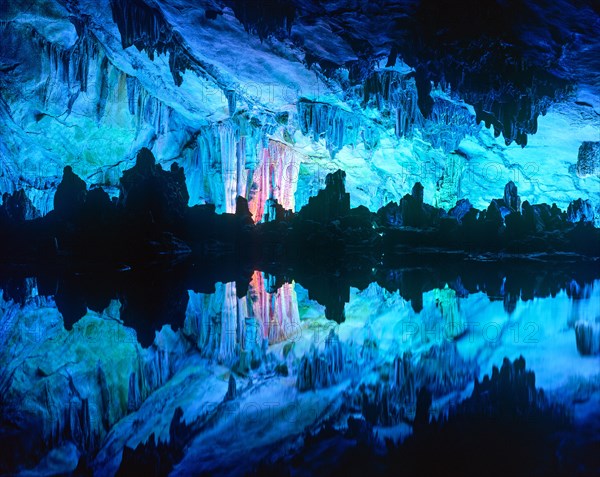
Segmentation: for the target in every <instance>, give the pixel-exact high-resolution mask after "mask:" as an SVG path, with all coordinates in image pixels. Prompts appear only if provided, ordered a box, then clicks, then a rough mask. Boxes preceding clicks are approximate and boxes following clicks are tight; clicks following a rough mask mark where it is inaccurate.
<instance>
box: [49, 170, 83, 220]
mask: <svg viewBox="0 0 600 477" xmlns="http://www.w3.org/2000/svg"><path fill="white" fill-rule="evenodd" d="M86 196H87V186H86V183H85V181H83V179H81V178H80V177H79V176H78V175H77V174H75V173H74V172H73V169H72V168H71V166H66V167H65V168H64V171H63V177H62V181H61V182H60V184H59V185H58V187H57V189H56V193H55V194H54V211H55V212H56V214H57V216H58V217H59V218H61V219H63V220H74V219H76V218H78V217H79V215H80V214H81V211H82V210H83V207H84V205H85V199H86Z"/></svg>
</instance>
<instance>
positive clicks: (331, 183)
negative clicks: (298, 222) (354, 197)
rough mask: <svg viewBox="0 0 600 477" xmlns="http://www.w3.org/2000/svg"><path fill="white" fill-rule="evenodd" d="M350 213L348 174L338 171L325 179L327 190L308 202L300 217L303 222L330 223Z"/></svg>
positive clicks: (323, 190)
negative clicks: (347, 186) (347, 185)
mask: <svg viewBox="0 0 600 477" xmlns="http://www.w3.org/2000/svg"><path fill="white" fill-rule="evenodd" d="M349 211H350V194H348V193H347V192H346V173H345V172H344V171H342V170H339V169H338V170H337V171H336V172H332V173H330V174H327V176H326V177H325V189H322V190H320V191H319V192H318V194H317V195H316V196H315V197H311V198H310V199H309V200H308V204H307V205H305V206H304V207H302V209H301V210H300V212H299V214H298V215H299V217H300V218H301V219H302V220H314V221H316V222H330V221H332V220H335V219H336V218H339V217H343V216H345V215H346V214H348V212H349Z"/></svg>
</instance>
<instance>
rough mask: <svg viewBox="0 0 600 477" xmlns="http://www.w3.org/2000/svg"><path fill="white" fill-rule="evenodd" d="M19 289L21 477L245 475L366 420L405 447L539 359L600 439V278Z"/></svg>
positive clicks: (551, 384)
mask: <svg viewBox="0 0 600 477" xmlns="http://www.w3.org/2000/svg"><path fill="white" fill-rule="evenodd" d="M424 263H425V264H424ZM346 272H347V270H346ZM1 283H2V300H0V306H1V308H2V311H1V313H2V321H1V326H0V343H1V347H0V396H1V400H0V411H1V413H2V422H3V423H5V425H3V430H2V432H1V433H0V440H1V441H2V442H0V444H2V446H3V448H4V449H7V451H9V452H8V453H6V456H7V457H6V458H4V459H3V462H2V466H1V467H0V471H1V472H2V473H13V472H15V471H17V470H19V469H24V468H30V469H31V468H36V469H37V470H36V472H39V473H42V474H48V473H52V472H54V471H60V472H66V471H72V470H73V469H75V468H76V467H77V468H78V469H80V470H82V471H89V472H92V473H96V474H98V475H111V474H114V473H116V472H117V471H118V469H119V468H120V467H121V471H122V472H126V471H127V470H128V469H131V466H134V467H135V466H139V465H141V464H140V463H141V462H145V463H146V464H145V465H148V466H150V468H149V470H148V472H150V473H156V472H157V468H156V465H158V464H156V462H157V460H156V459H157V457H156V456H163V457H162V460H161V462H162V463H161V464H160V465H161V466H166V467H164V468H162V467H161V468H160V472H159V473H163V471H164V473H169V472H174V473H175V474H177V473H180V474H188V473H190V472H191V473H194V474H197V473H199V472H201V471H208V472H215V471H225V472H233V473H238V474H244V473H245V472H246V471H248V470H250V471H252V470H256V469H260V468H262V467H260V466H263V465H265V462H266V463H268V462H273V461H276V460H277V459H276V457H277V456H278V455H279V454H278V453H277V452H275V449H277V448H278V446H279V445H280V444H281V442H288V443H292V442H295V439H296V438H297V437H298V436H300V435H302V433H304V432H317V430H318V429H322V428H323V425H324V423H325V422H330V423H333V424H335V426H337V427H336V429H340V428H344V429H345V428H347V426H349V425H350V424H349V421H348V418H349V417H352V419H359V420H360V419H362V420H364V422H365V423H367V424H368V426H374V428H376V429H377V435H379V436H384V437H387V438H391V439H392V440H394V441H397V442H401V441H402V440H403V439H405V438H406V436H408V435H410V434H411V433H414V432H416V429H417V427H418V425H422V426H423V425H425V426H429V425H430V424H427V422H428V420H429V419H425V418H423V417H422V416H421V417H419V402H421V409H422V406H423V404H422V402H423V399H425V401H427V399H429V400H430V401H431V402H430V403H429V405H428V407H427V412H426V415H429V416H430V417H431V418H432V419H437V420H439V419H444V418H447V419H450V420H452V416H454V415H455V414H456V412H458V411H454V410H453V409H462V408H460V407H457V406H459V403H461V402H467V401H466V398H468V397H469V396H470V395H471V393H473V392H474V386H475V389H476V388H477V384H476V382H477V381H481V380H482V379H483V378H484V375H485V374H490V373H491V372H492V369H493V367H494V366H500V365H501V364H502V363H503V361H504V360H505V358H508V360H509V362H511V363H512V362H513V361H515V360H517V359H518V358H519V357H520V356H522V357H524V358H525V360H526V362H527V369H528V370H533V371H534V372H535V377H534V378H533V379H534V382H533V385H532V384H531V383H530V381H528V379H529V378H527V379H525V378H523V379H524V380H523V383H525V384H523V385H524V386H525V385H526V386H533V387H532V388H531V389H534V390H535V389H536V388H540V387H541V388H543V389H544V390H545V393H546V394H545V395H544V398H543V400H542V401H543V403H544V404H543V406H542V408H543V409H550V407H548V406H550V404H548V403H547V402H546V399H547V397H549V398H550V399H551V401H549V402H553V403H554V402H556V403H560V405H561V406H566V407H565V411H564V413H566V414H565V416H571V417H569V419H567V421H568V422H569V423H571V424H572V423H573V422H575V423H578V425H579V426H581V427H582V429H585V431H581V432H583V434H581V435H584V434H585V435H587V436H588V437H589V438H590V439H592V441H594V439H596V441H595V442H597V439H598V436H599V434H598V431H599V430H600V429H597V428H595V427H594V426H595V424H594V422H597V418H598V414H597V410H596V409H597V408H594V406H591V405H590V403H592V402H597V401H598V400H599V399H600V375H599V372H598V369H600V368H599V364H600V357H599V355H598V350H599V343H600V333H599V331H598V330H599V327H600V324H599V320H598V317H600V277H599V276H598V274H597V271H596V270H595V268H594V267H593V265H592V266H588V265H585V264H577V265H575V264H562V265H561V266H556V265H545V264H537V265H535V266H534V265H532V264H531V263H526V264H523V263H487V262H480V261H476V262H471V263H468V262H465V263H462V264H461V266H448V264H441V265H440V266H436V265H435V264H433V263H429V264H427V261H426V260H422V257H421V260H420V262H419V265H416V264H410V263H408V264H405V266H402V267H395V268H391V267H382V266H379V267H367V268H361V269H360V270H359V271H358V272H357V271H356V270H355V271H354V273H338V274H335V273H334V274H326V273H321V274H320V273H314V274H311V273H308V272H306V271H291V272H290V271H288V272H287V273H279V274H277V275H276V274H273V273H268V272H265V271H258V270H250V271H248V270H236V269H231V270H230V273H229V276H227V277H223V276H215V275H211V274H210V273H208V274H207V273H202V272H199V271H198V268H197V266H192V267H188V268H183V269H175V270H169V271H165V270H161V271H151V270H147V271H144V272H143V273H134V272H120V273H106V274H98V273H94V274H91V273H80V274H63V275H52V274H48V273H46V274H44V273H35V274H34V273H30V272H27V271H24V272H23V273H21V274H20V276H19V274H18V273H15V271H14V270H11V272H10V273H5V274H4V275H2V281H1ZM332 318H335V319H332ZM511 366H513V365H512V364H511ZM515 366H517V365H516V364H515ZM518 366H521V365H520V364H519V365H518ZM511 369H512V368H511ZM515 369H516V368H515ZM506 372H508V371H506ZM514 372H515V373H516V371H514ZM511 373H512V371H511ZM492 379H493V376H492ZM582 389H585V390H586V391H585V392H583V391H582ZM423 390H426V393H427V395H426V396H425V397H423V395H422V392H425V391H423ZM528 392H529V393H530V394H531V392H530V391H528ZM535 392H536V393H537V391H535ZM420 393H421V394H420ZM420 396H421V397H420ZM427 396H428V397H427ZM546 396H547V397H546ZM420 399H421V401H419V400H420ZM470 399H471V400H472V399H475V398H474V397H471V398H470ZM540 399H542V398H539V399H538V398H536V401H535V402H536V403H537V404H535V405H536V406H538V405H540V404H539V403H540V402H542V401H540ZM470 402H472V401H470ZM521 404H522V403H521ZM521 404H520V405H521ZM531 405H533V404H531ZM553 405H554V404H553ZM464 406H466V404H465V405H463V407H464ZM469 406H471V405H469ZM477 406H478V405H477ZM477 406H475V408H477ZM542 408H540V409H542ZM468 409H471V407H469V408H468ZM543 409H542V410H543ZM552 409H554V408H552ZM561 409H562V408H561ZM542 410H540V412H541V413H542V414H543V415H546V414H544V413H545V412H546V411H543V412H542ZM461 412H463V411H461ZM465 412H466V411H465ZM469 412H470V411H469ZM536 412H537V411H536ZM561 413H563V411H561ZM551 415H552V416H554V411H552V413H551ZM560 415H561V416H562V415H563V414H560ZM449 416H450V417H449ZM180 419H181V421H180ZM423 419H425V420H424V421H423ZM561 419H562V418H561ZM565 419H566V418H565ZM419 420H420V421H419ZM418 422H421V424H417V423H418ZM423 422H425V424H423ZM436 422H437V421H436ZM561 422H562V420H561ZM565 422H566V421H565ZM596 427H597V426H596ZM319 432H320V431H319ZM345 432H346V431H345ZM348 432H349V431H348ZM361 432H362V431H361ZM553 432H554V431H553ZM557 432H558V431H557ZM561 432H562V431H561ZM234 435H239V438H233V437H232V436H234ZM577 435H578V436H579V435H580V434H577ZM224 436H227V437H226V438H225V437H224ZM590 436H591V437H590ZM411 442H412V441H411ZM209 444H210V448H211V450H210V452H208V451H207V447H208V446H209ZM124 449H125V450H124ZM303 449H304V450H303ZM296 451H297V452H299V453H302V452H304V451H305V448H300V449H299V448H296ZM565 452H566V451H565ZM165 455H168V458H165V457H164V456H165ZM225 456H226V457H225ZM159 460H160V459H159ZM567 460H568V459H567ZM573 461H575V457H573ZM236 462H245V464H244V466H243V468H240V467H239V466H238V465H235V463H236Z"/></svg>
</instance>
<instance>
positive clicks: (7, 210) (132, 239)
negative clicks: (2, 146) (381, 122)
mask: <svg viewBox="0 0 600 477" xmlns="http://www.w3.org/2000/svg"><path fill="white" fill-rule="evenodd" d="M188 200H189V194H188V191H187V187H186V183H185V175H184V171H183V169H182V168H180V167H179V166H178V165H177V164H176V163H175V164H173V165H172V166H171V169H170V170H168V171H165V170H163V168H162V167H161V166H160V165H159V164H157V163H156V160H155V158H154V156H153V154H152V153H151V152H150V151H149V150H148V149H146V148H143V149H142V150H140V152H139V153H138V155H137V160H136V164H135V166H134V167H133V168H131V169H129V170H126V171H125V172H124V173H123V177H122V178H121V181H120V194H119V197H118V198H112V199H111V198H110V197H109V196H108V194H107V193H106V192H105V191H104V190H102V188H99V187H97V188H94V189H91V190H87V187H86V184H85V182H84V181H83V180H82V179H80V178H79V177H78V176H77V175H76V174H75V173H74V172H73V171H72V169H71V168H70V167H68V166H67V167H66V168H65V170H64V175H63V179H62V181H61V183H60V184H59V186H58V188H57V191H56V195H55V198H54V210H53V211H51V212H50V213H49V214H47V215H46V216H45V217H43V218H40V219H38V220H28V219H33V218H35V217H36V216H37V213H36V211H35V209H34V208H33V207H32V205H31V202H29V201H28V199H27V198H26V197H25V194H24V193H23V191H18V192H16V193H15V194H12V195H10V194H5V196H4V198H3V205H2V208H1V209H0V222H2V223H3V224H4V225H6V227H4V230H3V231H2V232H0V233H3V234H4V237H3V238H4V239H5V242H6V243H7V245H8V246H7V247H5V248H4V249H3V252H4V253H6V254H10V255H12V256H19V255H24V256H27V257H30V258H31V257H36V256H37V257H40V256H42V257H44V259H48V257H53V256H54V257H56V256H59V257H61V256H65V255H66V256H80V257H94V258H100V257H104V258H109V257H110V259H111V260H113V261H114V260H121V261H123V260H134V259H136V258H138V259H140V260H141V259H148V257H151V258H157V257H158V258H160V259H164V257H179V256H182V255H188V254H190V253H192V252H196V253H202V254H206V253H210V250H214V249H215V244H216V247H217V249H221V250H223V248H225V249H228V250H230V251H231V250H234V251H236V252H237V253H238V254H243V255H245V256H251V257H252V258H253V259H255V260H264V259H269V258H271V259H272V258H280V259H281V258H284V259H285V260H288V261H294V260H296V261H298V260H302V261H306V259H307V258H310V257H323V256H332V255H333V256H339V255H340V254H341V253H344V251H347V250H361V253H362V254H365V253H367V254H373V253H376V252H381V251H393V250H396V249H397V247H398V246H404V247H423V246H425V247H438V248H450V249H458V250H477V251H500V250H504V251H507V252H513V253H529V252H552V251H561V252H578V253H582V254H586V255H593V256H599V255H600V249H599V245H598V240H597V239H598V229H596V228H594V227H593V221H594V210H593V207H592V205H591V203H590V202H589V201H588V200H582V199H578V200H575V201H573V202H571V204H570V205H569V207H568V209H567V211H566V212H563V211H561V210H560V209H559V208H558V207H557V206H556V205H555V204H553V205H552V206H550V205H548V204H533V205H532V204H530V203H529V202H528V201H523V202H522V203H521V199H520V197H519V196H518V193H517V188H516V186H515V185H514V183H512V182H509V183H508V184H507V185H506V187H505V190H504V197H502V198H499V199H493V200H492V201H491V203H490V205H489V207H488V208H487V209H486V210H478V209H476V208H474V207H473V206H472V205H471V204H470V202H469V201H468V200H466V199H462V200H459V201H458V202H457V204H456V206H455V207H453V208H452V209H450V210H449V211H448V212H446V211H445V210H444V209H441V208H437V207H434V206H431V205H429V204H426V203H424V201H423V186H422V185H421V184H420V183H416V184H415V185H414V187H413V188H412V192H411V193H410V194H406V195H405V196H404V197H403V198H402V199H401V200H400V201H399V202H397V203H396V202H390V203H389V204H387V205H386V206H384V207H382V208H381V209H379V210H378V211H377V212H375V213H371V212H370V211H369V210H368V209H367V208H366V207H364V206H359V207H356V208H351V207H350V196H349V194H348V193H347V192H346V189H345V173H344V172H343V171H341V170H338V171H337V172H334V173H331V174H328V175H327V177H326V182H325V188H324V189H322V190H321V191H319V193H318V194H317V195H316V196H314V197H311V198H310V199H309V202H308V204H307V205H306V206H304V207H303V208H302V209H301V210H300V211H299V212H298V213H295V214H294V213H293V212H291V211H286V210H285V209H283V207H281V205H280V204H278V203H277V201H276V200H275V199H270V200H269V201H268V203H267V209H268V213H267V217H268V218H269V219H272V220H270V221H268V222H265V223H261V224H258V225H256V226H255V225H254V222H253V219H252V215H251V213H250V210H249V207H248V202H247V200H246V199H245V198H243V197H238V198H237V200H236V212H235V213H233V214H216V213H215V206H214V205H212V204H206V205H197V206H194V207H188V205H187V203H188Z"/></svg>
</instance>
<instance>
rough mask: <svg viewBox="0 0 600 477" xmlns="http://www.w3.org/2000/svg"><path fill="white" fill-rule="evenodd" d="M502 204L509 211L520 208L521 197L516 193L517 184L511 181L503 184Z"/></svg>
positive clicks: (515, 210) (517, 210)
mask: <svg viewBox="0 0 600 477" xmlns="http://www.w3.org/2000/svg"><path fill="white" fill-rule="evenodd" d="M504 205H505V206H506V207H507V208H508V209H509V210H510V211H511V212H519V211H520V210H521V199H520V197H519V195H518V193H517V186H516V185H515V183H514V182H513V181H510V182H508V183H507V184H506V186H504Z"/></svg>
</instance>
